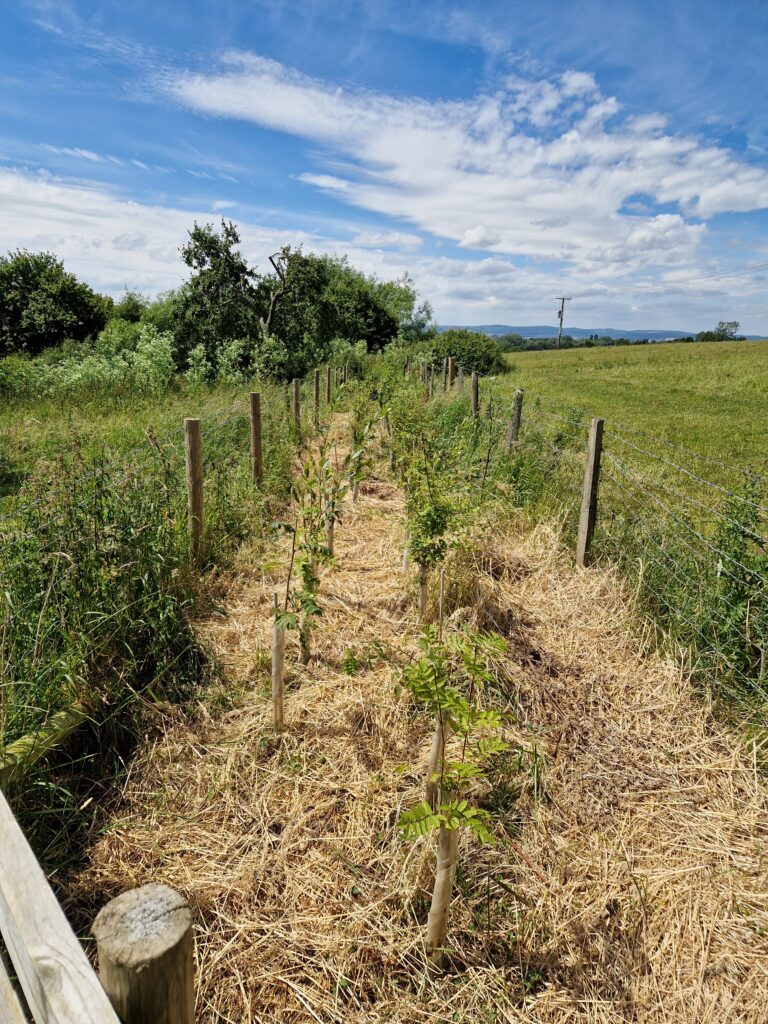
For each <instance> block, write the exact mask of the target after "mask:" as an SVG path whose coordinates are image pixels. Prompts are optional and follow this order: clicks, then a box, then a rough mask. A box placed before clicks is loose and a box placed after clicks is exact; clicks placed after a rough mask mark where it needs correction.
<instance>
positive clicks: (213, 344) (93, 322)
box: [0, 220, 435, 380]
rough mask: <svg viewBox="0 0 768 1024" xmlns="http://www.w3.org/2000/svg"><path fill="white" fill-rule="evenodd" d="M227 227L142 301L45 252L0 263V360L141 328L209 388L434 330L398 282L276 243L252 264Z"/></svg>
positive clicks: (194, 233)
mask: <svg viewBox="0 0 768 1024" xmlns="http://www.w3.org/2000/svg"><path fill="white" fill-rule="evenodd" d="M239 245H240V235H239V233H238V230H237V228H236V226H235V225H234V224H233V223H232V222H226V221H224V220H222V222H221V226H220V228H219V229H218V230H217V229H215V228H214V226H213V225H211V224H206V225H199V224H195V225H194V227H193V228H192V230H191V231H190V232H189V238H188V239H187V241H186V243H185V244H184V245H182V246H181V249H180V255H181V258H182V260H183V262H184V263H185V264H186V266H187V267H188V268H189V270H190V275H189V278H188V279H187V280H186V281H185V282H184V283H183V284H182V285H181V286H180V287H179V288H177V289H174V290H173V291H170V292H166V293H165V294H163V295H161V296H160V297H159V298H158V299H156V300H154V301H151V300H149V299H148V298H146V297H145V296H143V295H141V294H140V293H138V292H135V291H127V292H126V294H125V295H124V296H123V297H122V298H121V299H120V300H118V301H114V300H113V299H111V298H110V297H109V296H106V295H101V294H99V293H98V292H96V291H95V290H94V289H92V288H91V287H90V286H89V285H88V284H86V283H84V282H82V281H79V280H78V279H77V278H76V277H75V275H74V274H72V273H69V272H68V271H66V270H65V269H64V265H63V263H62V262H61V260H59V259H57V258H56V257H55V256H54V255H53V254H51V253H48V252H42V253H30V252H27V251H24V250H17V251H14V252H11V253H9V254H8V255H7V256H4V257H0V356H6V355H10V354H14V353H21V354H26V355H29V356H37V355H40V354H41V353H43V352H45V351H46V350H47V349H50V348H53V347H56V346H61V345H62V344H63V343H65V342H78V343H84V342H88V341H90V340H93V339H95V338H96V337H97V336H98V335H99V333H100V332H102V331H103V330H104V329H105V328H106V327H107V326H108V325H109V327H110V331H109V333H110V337H111V338H113V339H114V342H115V344H116V345H117V347H118V348H120V347H122V348H130V347H131V346H135V344H136V342H137V339H138V337H139V334H140V331H141V328H142V327H143V326H146V325H147V324H149V325H152V326H153V327H154V328H156V329H157V330H158V331H161V332H167V333H168V334H170V335H171V336H172V338H173V343H172V351H173V359H174V362H175V365H176V369H177V370H178V371H179V372H187V371H189V370H190V369H194V370H195V372H196V373H197V375H198V376H199V377H203V378H207V379H210V380H214V379H216V377H217V374H218V370H219V365H220V363H221V362H222V361H226V364H227V365H228V366H232V365H235V366H237V367H239V368H240V369H241V370H243V371H244V372H263V373H265V374H268V375H270V376H273V377H277V378H283V379H285V378H290V377H294V376H300V375H303V374H304V373H305V372H306V371H307V370H308V369H310V368H311V367H313V366H317V365H318V364H320V363H322V362H325V361H327V360H328V359H329V358H330V357H331V356H332V355H333V353H334V350H338V349H340V348H341V349H343V348H344V347H345V346H347V347H348V346H352V345H359V344H360V343H362V345H363V346H364V347H365V349H366V351H369V352H375V351H378V350H380V349H381V348H383V347H384V346H385V345H387V344H389V343H390V342H391V341H393V340H394V339H395V338H396V337H399V338H401V339H404V340H406V341H408V340H417V339H421V338H424V337H428V336H429V335H430V334H432V333H434V330H435V328H434V326H433V325H432V310H431V308H430V306H429V304H428V303H426V302H419V301H418V296H417V293H416V289H415V287H414V284H413V281H412V280H411V279H410V277H408V276H407V275H404V276H403V277H402V278H400V279H399V280H396V281H380V280H379V279H377V278H375V277H373V276H369V275H366V274H364V273H362V272H361V271H359V270H357V269H355V268H354V267H352V266H351V265H350V263H349V261H348V260H347V258H346V257H345V256H341V257H337V256H324V255H317V254H314V253H305V252H303V250H302V249H301V247H296V248H294V247H292V246H284V247H283V248H281V249H280V250H279V252H277V253H274V254H273V255H272V256H271V257H270V265H271V270H270V271H268V272H266V273H260V272H259V271H257V270H256V269H254V268H253V267H251V266H250V265H249V264H248V262H247V260H246V259H245V257H244V256H243V254H242V253H241V252H240V250H239V248H238V246H239Z"/></svg>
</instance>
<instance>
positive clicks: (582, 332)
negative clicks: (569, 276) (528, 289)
mask: <svg viewBox="0 0 768 1024" xmlns="http://www.w3.org/2000/svg"><path fill="white" fill-rule="evenodd" d="M451 326H453V325H451ZM448 329H449V328H448V327H447V326H446V327H439V328H438V330H440V331H447V330H448ZM466 329H467V330H469V331H482V332H483V333H484V334H491V335H494V336H498V335H501V334H522V336H523V337H524V338H554V337H556V335H557V327H552V326H546V325H544V326H542V325H541V324H535V325H533V326H531V325H530V324H529V325H527V326H522V327H520V326H518V327H514V326H510V325H509V324H480V325H478V326H476V327H470V326H467V328H466ZM563 333H564V334H570V336H571V337H572V338H588V337H589V336H590V334H598V335H600V337H602V338H629V339H630V340H631V341H639V340H640V339H641V338H648V339H649V340H651V341H666V339H667V338H690V337H691V336H692V335H695V334H696V331H621V330H617V329H616V328H615V327H566V328H565V330H564V331H563Z"/></svg>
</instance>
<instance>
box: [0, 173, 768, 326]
mask: <svg viewBox="0 0 768 1024" xmlns="http://www.w3.org/2000/svg"><path fill="white" fill-rule="evenodd" d="M222 202H225V201H222V200H218V201H217V200H212V201H209V202H208V204H206V205H203V206H202V208H200V209H189V210H180V209H175V208H173V207H170V206H164V205H157V204H155V205H153V204H150V203H138V202H132V201H129V200H126V199H124V198H121V197H119V196H116V195H114V194H113V193H112V192H110V191H109V190H108V189H107V188H105V187H103V186H98V185H95V184H93V183H90V184H86V183H83V182H75V183H73V182H70V181H65V180H62V179H60V178H56V177H54V176H52V175H46V174H40V173H31V172H28V171H21V170H18V169H10V168H2V167H0V237H3V238H8V239H13V240H14V244H15V245H19V246H22V247H27V248H30V249H33V250H40V249H48V250H51V251H53V252H55V253H57V255H59V256H60V257H61V258H62V259H64V260H65V262H66V264H67V266H68V267H69V269H71V270H73V271H74V272H75V273H77V274H79V275H81V276H82V277H83V278H84V279H86V280H88V281H90V282H91V283H92V284H93V285H94V286H95V287H97V288H100V289H103V290H106V291H109V292H111V293H113V294H117V293H119V292H120V291H121V290H122V289H123V288H124V287H126V286H129V287H134V288H139V289H141V290H144V291H147V292H150V293H156V292H158V291H160V290H162V289H165V288H171V287H175V286H177V285H178V284H179V283H180V282H181V280H182V278H183V275H184V273H185V268H184V266H183V264H182V262H181V259H180V258H179V246H180V245H181V244H182V243H183V242H184V240H185V238H186V236H187V231H188V230H189V228H190V227H191V226H192V223H193V222H194V221H195V220H197V221H198V222H200V223H205V222H207V221H210V220H213V219H214V217H213V216H212V214H211V209H212V208H213V207H218V209H223V207H222V206H221V203H222ZM206 206H207V208H206ZM350 226H351V225H350ZM239 228H240V231H241V235H242V240H243V244H242V247H243V250H244V252H245V254H246V256H247V257H248V259H249V260H250V261H251V262H252V263H253V264H255V265H257V266H260V267H262V268H263V269H267V265H266V257H267V256H268V254H269V253H271V252H274V251H275V249H276V248H278V247H279V246H280V245H283V244H285V243H286V242H290V243H291V244H294V245H299V244H302V245H304V246H305V248H306V249H307V250H312V251H316V252H325V253H332V254H342V253H347V254H348V255H349V257H350V259H351V260H352V262H353V264H354V265H355V266H357V267H360V269H362V270H363V271H365V272H366V273H375V274H379V275H380V276H382V277H385V278H394V277H399V276H400V275H402V274H403V273H404V272H406V271H407V272H409V273H410V274H411V275H412V276H413V277H414V278H415V280H416V282H417V286H418V287H419V289H420V291H421V293H422V295H423V296H424V297H426V298H429V299H430V301H431V302H432V303H433V304H434V307H435V309H436V310H437V313H438V316H439V318H440V319H441V320H442V322H444V323H450V322H454V323H467V322H475V323H481V322H485V323H487V322H488V318H489V315H490V314H491V313H492V314H493V319H500V320H501V321H503V320H507V321H508V322H526V321H527V322H537V323H538V322H540V321H541V319H542V316H543V315H545V312H543V311H546V310H547V309H549V308H551V297H552V296H553V295H555V294H559V291H558V289H559V286H560V284H561V283H562V275H561V272H559V271H558V270H557V269H555V268H552V267H547V266H540V267H537V266H535V265H527V266H517V265H515V263H514V262H513V260H512V259H511V258H509V257H507V256H504V255H489V256H486V257H484V258H480V259H478V258H477V257H473V256H471V255H469V254H468V255H467V258H465V259H461V258H456V257H450V256H441V255H435V254H432V253H428V252H424V251H422V248H421V247H418V246H417V245H416V239H417V238H418V236H416V235H412V236H411V235H409V234H408V233H406V232H381V233H379V232H376V231H372V230H370V229H364V228H362V227H361V228H360V229H359V230H358V231H356V232H355V231H351V232H350V233H349V235H348V237H340V236H338V235H336V236H334V235H329V234H320V233H310V232H306V231H298V230H294V231H288V230H285V229H280V228H279V227H264V226H261V225H254V224H250V223H247V222H243V221H240V222H239ZM757 276H758V275H757V274H755V273H754V272H752V271H747V272H744V273H739V274H733V275H732V276H730V277H728V278H727V279H726V280H722V279H718V278H716V277H714V276H712V277H710V278H705V279H704V280H696V279H695V278H694V279H692V278H691V276H690V274H683V273H681V272H675V273H673V272H672V271H670V273H669V277H668V280H667V281H660V280H659V279H658V278H654V276H653V275H645V276H643V275H640V276H639V277H636V278H635V279H634V297H635V298H636V300H637V302H636V306H637V311H636V312H635V313H633V314H632V315H631V316H630V315H629V313H628V305H627V298H626V291H625V286H624V282H623V281H622V280H621V279H616V277H615V276H613V275H611V274H609V273H607V272H605V271H603V272H595V271H591V270H589V269H588V268H574V269H573V270H572V271H571V273H570V276H569V278H568V280H569V285H570V286H571V287H572V288H573V293H574V295H576V296H577V298H576V299H574V302H573V306H572V314H571V315H572V317H573V318H574V320H575V321H576V322H577V323H578V322H581V323H584V324H592V325H595V324H597V323H601V324H602V325H605V326H611V325H612V324H613V325H614V326H616V325H618V326H626V327H631V326H633V325H636V326H646V327H647V326H648V325H649V324H650V325H651V326H654V325H659V326H667V327H670V328H675V327H680V328H684V329H691V328H693V329H697V328H699V327H705V326H707V325H708V324H710V321H711V322H712V323H715V322H716V321H717V320H718V319H721V318H722V317H723V316H724V315H725V314H724V313H723V310H724V309H727V310H732V309H734V308H735V306H738V308H739V309H740V310H742V311H743V312H742V313H741V314H735V315H737V317H738V318H739V319H742V320H743V321H744V322H745V325H746V326H747V329H750V328H749V321H750V312H749V311H750V310H754V314H753V315H752V318H751V319H752V322H753V323H754V325H755V326H754V328H753V329H754V330H757V329H759V324H760V323H761V322H762V320H761V317H762V315H763V313H762V310H763V295H764V284H763V283H762V282H760V281H758V280H756V277H757Z"/></svg>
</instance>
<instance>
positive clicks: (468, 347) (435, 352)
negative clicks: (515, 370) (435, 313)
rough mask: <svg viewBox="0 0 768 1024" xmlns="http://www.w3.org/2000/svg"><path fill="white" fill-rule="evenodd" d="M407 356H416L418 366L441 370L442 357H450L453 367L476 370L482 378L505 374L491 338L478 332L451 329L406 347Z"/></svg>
mask: <svg viewBox="0 0 768 1024" xmlns="http://www.w3.org/2000/svg"><path fill="white" fill-rule="evenodd" d="M407 353H408V355H412V354H417V356H418V358H419V360H420V361H421V362H426V363H430V364H431V365H432V366H436V367H437V366H442V363H443V359H445V357H446V356H454V357H455V359H456V365H457V366H463V367H464V369H465V370H476V371H477V372H478V373H481V374H484V375H486V376H488V375H490V374H494V373H506V371H507V364H506V363H505V362H504V357H503V355H502V353H501V348H500V347H499V344H498V342H497V341H496V339H495V338H491V337H490V335H488V334H483V333H481V332H480V331H467V330H464V329H463V328H451V329H450V330H447V331H443V333H442V334H436V335H435V336H434V337H433V338H429V339H428V340H427V341H422V342H418V343H417V344H415V345H409V346H408V347H407Z"/></svg>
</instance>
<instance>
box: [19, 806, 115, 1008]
mask: <svg viewBox="0 0 768 1024" xmlns="http://www.w3.org/2000/svg"><path fill="white" fill-rule="evenodd" d="M0 851H2V853H1V854H0V856H1V857H2V871H0V932H1V933H2V936H3V940H4V942H5V945H6V948H7V949H8V954H9V956H10V958H11V962H12V963H13V967H14V970H15V971H16V975H17V977H18V979H19V984H20V986H21V990H22V992H23V993H24V997H25V999H26V1000H27V1004H28V1006H29V1009H30V1011H31V1013H32V1016H33V1018H34V1020H35V1021H36V1022H37V1024H86V1022H87V1024H119V1021H118V1018H117V1014H116V1013H115V1011H114V1010H113V1009H112V1006H111V1004H110V1002H109V999H108V998H107V995H106V993H105V992H104V989H103V988H102V987H101V985H100V984H99V979H98V978H97V977H96V975H95V973H94V971H93V968H92V967H91V965H90V964H89V963H88V960H87V958H86V956H85V953H84V952H83V949H82V947H81V945H80V943H79V942H78V941H77V938H76V937H75V934H74V932H73V931H72V929H71V928H70V926H69V922H68V921H67V919H66V917H65V916H64V912H63V910H62V909H61V907H60V906H59V904H58V901H57V900H56V897H55V896H54V895H53V892H52V891H51V887H50V886H49V885H48V880H47V879H46V877H45V875H44V873H43V870H42V868H41V867H40V865H39V864H38V863H37V860H36V859H35V855H34V854H33V853H32V850H31V849H30V847H29V843H28V842H27V840H26V839H25V837H24V834H23V832H22V831H21V828H20V827H19V824H18V822H17V821H16V819H15V818H14V816H13V813H12V812H11V809H10V807H9V806H8V802H7V801H6V799H5V797H4V796H3V794H2V793H0Z"/></svg>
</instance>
